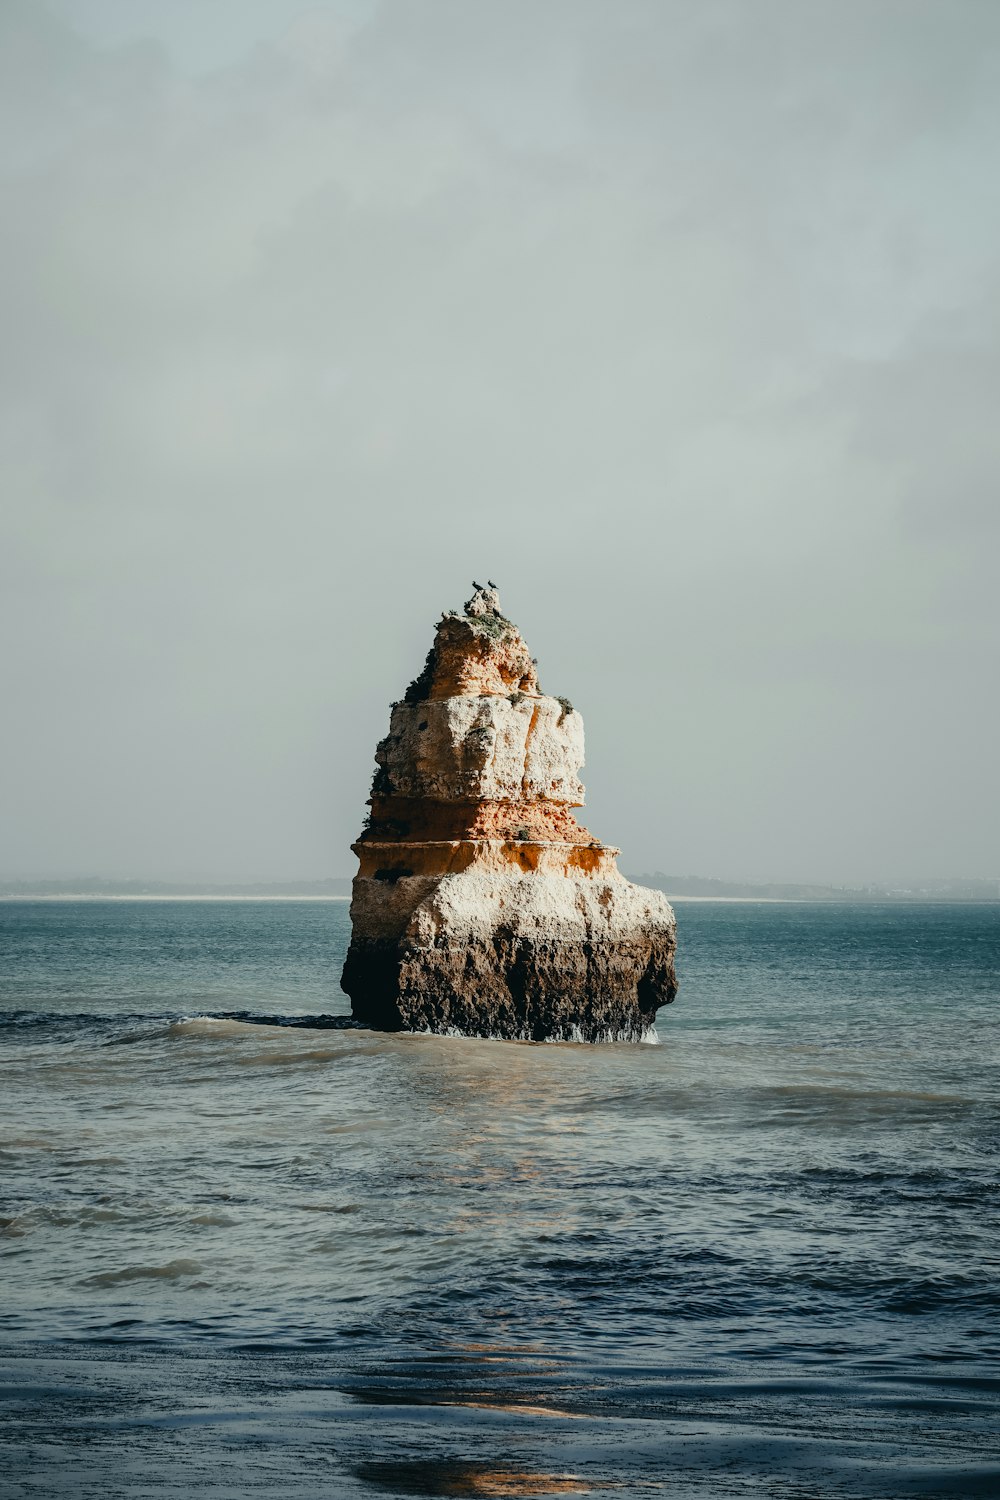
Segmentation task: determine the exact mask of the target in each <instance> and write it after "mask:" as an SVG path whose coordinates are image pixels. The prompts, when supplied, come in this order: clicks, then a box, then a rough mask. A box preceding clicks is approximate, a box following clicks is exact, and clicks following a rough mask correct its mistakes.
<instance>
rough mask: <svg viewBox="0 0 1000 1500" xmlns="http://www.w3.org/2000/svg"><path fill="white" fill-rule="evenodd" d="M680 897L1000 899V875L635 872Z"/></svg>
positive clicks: (656, 887) (637, 878)
mask: <svg viewBox="0 0 1000 1500" xmlns="http://www.w3.org/2000/svg"><path fill="white" fill-rule="evenodd" d="M628 878H629V879H630V880H634V881H635V883H636V884H637V885H648V886H652V887H653V889H654V890H657V891H663V892H664V893H665V894H666V895H667V896H669V897H670V899H671V900H676V901H815V902H825V901H841V902H843V901H849V902H856V903H864V902H873V901H1000V879H998V880H921V881H914V882H913V883H912V884H910V885H903V884H899V885H891V886H889V885H861V886H846V885H804V884H803V885H800V884H794V883H789V882H782V883H780V884H779V883H776V882H766V883H752V884H751V883H749V882H746V883H743V882H740V881H733V880H716V879H714V878H706V877H704V876H700V875H664V874H663V873H662V871H660V870H657V871H656V873H655V874H653V875H630V876H629V877H628Z"/></svg>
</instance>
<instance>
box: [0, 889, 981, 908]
mask: <svg viewBox="0 0 1000 1500" xmlns="http://www.w3.org/2000/svg"><path fill="white" fill-rule="evenodd" d="M664 895H665V896H666V897H667V900H668V901H672V902H676V903H677V904H679V905H687V906H997V905H1000V897H997V896H888V895H885V896H882V895H879V896H860V895H859V896H855V895H844V896H685V895H676V896H675V895H672V894H671V893H670V892H669V891H665V892H664ZM350 899H351V898H350V896H349V895H343V896H335V895H322V896H320V895H315V894H310V893H308V892H303V893H302V894H301V895H287V894H286V895H266V894H248V893H247V892H235V891H234V892H231V893H225V892H222V893H220V892H214V893H211V894H206V893H204V892H200V891H175V892H170V893H169V894H165V893H163V892H146V893H135V892H131V891H44V892H39V891H22V892H7V893H0V905H7V906H16V905H22V906H23V905H28V904H36V905H37V904H43V903H52V904H55V903H58V902H60V901H78V902H88V903H90V904H91V905H97V904H98V903H100V902H102V901H103V902H129V903H132V904H133V905H136V904H138V903H140V902H144V901H145V902H160V903H163V902H168V903H169V902H174V903H175V904H176V903H178V902H192V901H200V902H214V903H216V904H219V903H221V902H227V901H228V902H235V901H239V902H244V903H253V902H257V903H260V902H286V903H287V902H306V901H311V902H320V903H322V902H342V901H350Z"/></svg>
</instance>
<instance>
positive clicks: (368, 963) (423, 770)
mask: <svg viewBox="0 0 1000 1500" xmlns="http://www.w3.org/2000/svg"><path fill="white" fill-rule="evenodd" d="M375 760H376V762H377V766H378V769H377V770H376V772H375V779H374V781H373V783H372V794H371V798H370V799H369V800H370V806H371V813H370V815H369V818H368V823H367V827H366V828H365V831H364V832H363V833H362V835H361V837H360V838H359V839H358V842H357V843H356V844H353V845H352V848H353V850H354V852H355V854H357V856H358V858H359V860H360V861H361V867H360V869H359V871H358V874H357V876H356V878H355V881H354V892H353V899H352V901H351V923H352V927H353V933H352V938H351V946H350V950H349V952H348V955H347V962H346V964H345V965H344V974H343V978H342V980H341V985H342V988H343V989H344V990H346V992H347V993H348V995H350V997H351V1005H352V1011H353V1014H354V1018H355V1020H358V1021H361V1022H363V1023H365V1024H366V1025H369V1026H373V1027H376V1028H378V1029H380V1030H388V1031H428V1032H445V1033H460V1034H462V1035H465V1036H481V1037H501V1038H505V1039H507V1040H512V1041H514V1040H516V1041H545V1040H566V1041H570V1040H574V1041H588V1042H603V1041H642V1040H645V1039H647V1038H648V1037H649V1036H650V1033H651V1030H652V1026H653V1020H654V1018H655V1015H656V1011H657V1009H658V1008H659V1007H660V1006H661V1005H666V1004H668V1003H669V1002H670V1001H671V1000H673V998H674V995H675V994H676V991H677V981H676V977H675V974H674V949H675V947H676V935H675V923H674V914H673V912H672V910H671V908H670V905H669V903H668V902H667V900H666V897H664V896H663V895H661V894H660V892H659V891H652V890H647V889H646V888H645V887H643V886H636V885H632V884H630V883H629V881H627V880H626V879H625V877H624V876H623V875H622V874H620V872H619V870H618V868H617V865H616V862H615V861H616V857H617V855H618V853H619V851H618V850H617V849H615V848H612V847H611V846H610V845H608V844H602V843H601V841H600V839H597V838H595V837H594V835H593V834H592V833H588V831H587V829H586V828H583V827H582V826H581V825H580V824H579V823H578V822H577V821H576V819H575V818H574V817H573V813H572V809H573V808H574V807H582V805H583V786H582V784H581V782H580V780H579V777H578V775H577V773H578V772H579V770H580V768H581V767H582V765H583V720H582V719H581V717H580V715H579V714H578V713H577V712H576V710H575V709H574V708H573V706H572V705H571V704H570V703H569V702H568V701H567V700H566V699H565V698H550V697H548V696H547V695H546V694H544V693H542V692H541V691H540V689H539V686H538V676H537V672H536V669H535V662H534V661H533V660H532V657H531V653H530V652H529V650H528V648H527V646H526V645H525V643H524V641H523V640H522V638H521V635H520V632H519V631H518V629H517V627H516V626H515V625H513V624H511V622H510V621H509V620H507V619H505V618H504V616H503V614H502V613H501V610H500V600H499V597H498V595H497V591H496V589H495V588H494V587H493V585H492V584H491V585H490V586H489V587H488V588H483V587H481V586H479V585H476V588H475V592H474V594H473V596H472V598H471V599H470V600H469V602H468V603H467V604H466V606H465V612H464V614H457V613H455V612H449V613H447V614H446V615H444V617H443V618H442V619H441V621H440V623H439V624H438V627H437V634H436V636H435V638H434V644H433V646H432V647H431V650H430V652H429V653H428V656H427V661H426V663H425V665H424V669H423V671H422V672H421V674H420V676H419V677H418V678H417V679H416V681H415V682H413V683H411V684H410V686H409V687H408V688H407V690H406V693H405V695H404V697H403V699H402V701H401V702H399V703H394V704H393V705H392V715H391V719H390V724H389V733H388V734H387V735H386V737H385V739H384V740H382V741H381V743H380V744H379V746H378V748H377V750H376V752H375Z"/></svg>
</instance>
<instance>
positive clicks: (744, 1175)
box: [0, 903, 1000, 1500]
mask: <svg viewBox="0 0 1000 1500" xmlns="http://www.w3.org/2000/svg"><path fill="white" fill-rule="evenodd" d="M679 922H680V930H681V944H682V948H681V952H682V956H683V974H682V979H683V987H682V991H681V997H680V998H679V1000H678V1001H677V1003H676V1005H675V1006H674V1007H672V1008H671V1010H670V1011H669V1012H663V1013H661V1017H660V1023H659V1030H660V1035H661V1041H662V1043H663V1045H661V1046H660V1047H637V1046H631V1047H629V1046H609V1047H598V1048H590V1047H582V1046H572V1045H545V1046H532V1045H518V1044H513V1045H512V1044H499V1043H490V1042H483V1041H467V1040H462V1039H451V1038H437V1037H405V1036H378V1035H375V1034H373V1033H371V1032H366V1031H364V1030H362V1029H359V1028H355V1027H353V1026H351V1025H350V1024H349V1023H346V1021H345V1017H344V1014H343V1012H344V1006H343V1005H342V1004H341V999H340V997H338V995H337V992H336V977H337V974H338V972H339V965H340V961H341V957H342V954H343V950H344V943H345V940H346V912H345V910H344V908H343V907H337V906H333V907H324V906H319V905H316V904H313V903H309V904H306V905H303V906H296V905H295V904H293V903H281V904H280V905H277V906H268V905H264V904H262V905H254V904H252V903H239V904H238V906H237V907H235V909H233V908H229V907H227V906H226V905H225V904H224V903H213V904H212V905H211V907H207V908H206V907H200V906H198V905H192V906H190V907H186V906H183V905H170V906H162V905H160V904H156V905H155V906H153V907H152V908H151V909H150V908H144V907H143V906H141V905H130V906H129V907H128V908H127V909H122V908H121V907H116V906H113V905H111V906H108V907H102V906H99V905H98V906H95V905H94V904H91V903H87V905H86V906H84V907H78V906H73V905H71V904H70V905H67V906H58V905H51V906H46V907H44V908H35V907H23V908H22V907H18V908H13V907H11V906H7V907H0V929H3V930H2V931H0V937H2V939H3V941H2V942H0V984H2V994H3V1001H2V1003H3V1004H4V1005H6V1006H7V1011H6V1014H5V1016H3V1017H2V1018H0V1028H2V1037H3V1048H2V1050H0V1097H2V1099H3V1101H4V1115H3V1118H2V1120H0V1173H2V1181H3V1188H4V1198H3V1204H2V1208H0V1215H2V1216H0V1254H2V1256H3V1263H2V1267H0V1273H2V1276H3V1287H4V1297H3V1300H2V1302H0V1332H2V1334H3V1338H4V1346H5V1349H6V1354H5V1356H4V1360H3V1368H2V1369H0V1398H2V1403H3V1407H4V1409H5V1410H6V1412H7V1413H8V1414H9V1421H8V1424H7V1428H6V1431H7V1433H8V1435H9V1434H11V1433H16V1437H17V1444H18V1449H17V1452H18V1457H17V1461H16V1463H15V1465H14V1469H13V1471H12V1475H13V1478H12V1482H13V1485H14V1488H13V1490H12V1491H11V1493H13V1494H16V1495H24V1496H25V1497H26V1496H28V1495H29V1494H32V1495H45V1494H56V1493H58V1494H67V1493H73V1494H88V1493H93V1494H94V1495H97V1494H100V1495H101V1496H102V1497H103V1496H104V1495H105V1494H106V1493H108V1479H109V1476H111V1475H113V1476H114V1482H115V1483H116V1484H117V1485H118V1486H119V1489H120V1491H121V1492H122V1493H128V1492H130V1491H131V1492H135V1493H147V1492H149V1493H157V1492H159V1491H161V1490H162V1492H164V1493H176V1494H186V1493H188V1492H189V1489H190V1481H189V1476H190V1475H191V1474H192V1473H195V1474H197V1475H198V1488H199V1489H205V1490H206V1491H207V1492H208V1493H209V1494H213V1493H214V1494H218V1495H220V1496H221V1495H223V1494H227V1495H228V1494H234V1493H238V1494H241V1495H242V1494H249V1493H259V1494H262V1495H279V1494H280V1495H281V1496H282V1497H283V1500H284V1497H286V1496H298V1495H302V1496H306V1495H310V1496H312V1495H316V1496H320V1495H322V1496H324V1497H325V1496H329V1495H332V1494H336V1495H337V1496H341V1495H344V1496H347V1497H352V1496H362V1495H366V1494H367V1495H374V1494H377V1493H381V1494H386V1493H389V1494H400V1495H408V1494H441V1495H444V1494H456V1495H457V1494H468V1495H477V1494H478V1495H486V1494H511V1495H514V1494H525V1495H527V1494H560V1493H564V1494H570V1493H603V1492H606V1493H608V1494H610V1493H612V1492H614V1493H615V1494H620V1493H623V1492H624V1493H627V1494H629V1495H633V1494H635V1495H641V1494H647V1493H648V1494H658V1493H660V1492H661V1491H662V1490H663V1489H666V1490H667V1491H668V1492H673V1493H675V1494H678V1495H706V1496H708V1495H711V1496H712V1497H726V1496H730V1495H732V1496H736V1495H741V1496H744V1495H767V1496H787V1497H792V1496H795V1497H798V1500H802V1497H803V1496H809V1495H844V1496H854V1497H865V1500H870V1497H873V1496H876V1495H904V1494H912V1495H925V1496H931V1495H945V1494H951V1495H974V1494H982V1495H987V1494H988V1495H993V1494H996V1493H998V1492H1000V1462H998V1461H996V1460H995V1458H994V1457H993V1454H994V1452H995V1444H996V1410H997V1403H996V1397H997V1392H998V1386H1000V1361H998V1358H997V1356H998V1343H1000V1339H998V1336H997V1332H996V1329H997V1311H998V1307H1000V1297H998V1274H997V1263H996V1244H997V1243H998V1230H1000V1185H998V1181H997V1173H996V1150H997V1146H998V1144H1000V1103H998V1087H997V1077H996V1071H995V1056H996V1052H995V1049H992V1048H991V1045H990V1039H991V1035H995V1025H996V1019H995V1018H996V1002H997V999H998V990H1000V979H998V974H1000V953H998V950H1000V912H998V909H997V908H996V907H963V908H808V907H788V908H783V907H773V906H761V907H741V908H732V907H710V906H692V907H689V908H685V907H682V908H681V910H680V912H679ZM338 1010H339V1012H340V1013H339V1014H338V1013H337V1012H338ZM289 1021H295V1022H296V1023H297V1024H294V1025H289V1024H284V1023H286V1022H289ZM279 1022H280V1023H282V1024H280V1025H279V1024H277V1023H279ZM991 1028H994V1031H993V1032H992V1033H991ZM33 1393H34V1394H33ZM9 1467H10V1466H9V1465H8V1468H9ZM234 1476H238V1477H234ZM490 1486H492V1488H490ZM504 1486H506V1488H504ZM518 1486H520V1488H519V1487H518ZM545 1486H548V1487H547V1488H546V1487H545Z"/></svg>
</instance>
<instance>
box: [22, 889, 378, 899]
mask: <svg viewBox="0 0 1000 1500" xmlns="http://www.w3.org/2000/svg"><path fill="white" fill-rule="evenodd" d="M350 899H351V898H350V896H316V895H310V894H308V893H303V894H302V895H300V896H288V895H285V896H267V895H248V894H247V893H246V892H233V893H231V894H226V893H219V892H215V893H213V894H211V895H206V894H204V893H203V892H200V891H187V892H185V891H174V892H171V893H170V894H169V895H164V894H163V893H157V892H149V893H146V894H137V893H133V892H131V891H45V892H37V891H34V892H33V891H23V892H20V893H13V894H3V895H0V902H14V901H350Z"/></svg>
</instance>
